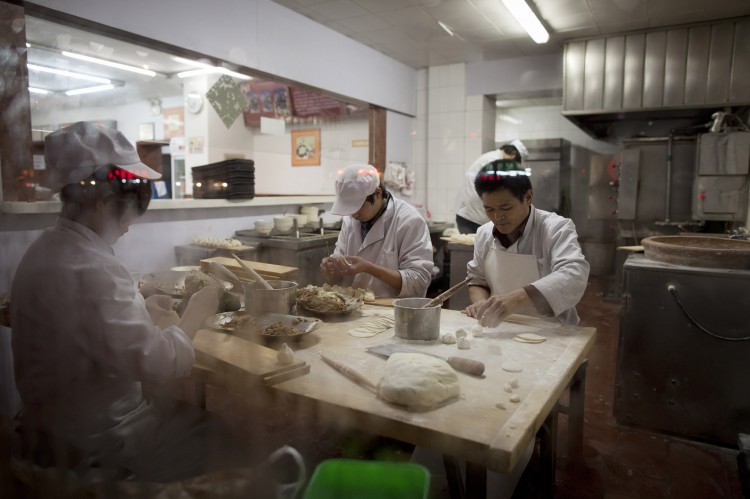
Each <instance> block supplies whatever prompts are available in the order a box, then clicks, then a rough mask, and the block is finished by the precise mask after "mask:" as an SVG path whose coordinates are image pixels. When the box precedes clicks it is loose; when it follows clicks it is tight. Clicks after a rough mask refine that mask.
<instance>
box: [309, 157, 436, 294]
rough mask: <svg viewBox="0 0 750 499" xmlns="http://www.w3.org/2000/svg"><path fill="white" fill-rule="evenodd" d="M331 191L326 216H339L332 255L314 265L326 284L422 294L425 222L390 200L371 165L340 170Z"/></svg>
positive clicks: (428, 261)
mask: <svg viewBox="0 0 750 499" xmlns="http://www.w3.org/2000/svg"><path fill="white" fill-rule="evenodd" d="M335 189H336V201H335V202H334V203H333V207H332V208H331V213H333V214H334V215H343V216H344V218H343V219H342V220H341V232H340V233H339V237H338V240H337V241H336V248H335V249H334V251H333V254H332V255H331V256H328V257H326V258H323V260H322V261H321V263H320V270H321V272H322V273H323V277H324V279H325V280H326V282H328V283H331V284H341V285H343V286H352V287H355V288H363V289H366V290H369V291H372V292H373V293H374V294H375V296H383V297H393V296H399V297H407V296H419V297H422V296H424V295H425V294H426V293H427V287H428V286H429V284H430V281H431V276H432V268H433V265H434V264H433V261H432V243H431V242H430V233H429V230H428V229H427V223H426V222H425V220H424V219H423V218H422V217H421V216H420V215H419V212H418V211H417V210H416V208H414V207H413V206H411V205H410V204H409V203H407V202H405V201H402V200H400V199H396V198H394V197H393V196H391V194H390V193H389V192H388V191H387V190H386V188H385V186H384V185H383V184H382V183H381V182H380V175H379V172H378V170H376V169H375V168H374V167H373V166H371V165H352V166H348V167H346V168H344V169H342V170H340V171H339V172H338V173H337V177H336V183H335Z"/></svg>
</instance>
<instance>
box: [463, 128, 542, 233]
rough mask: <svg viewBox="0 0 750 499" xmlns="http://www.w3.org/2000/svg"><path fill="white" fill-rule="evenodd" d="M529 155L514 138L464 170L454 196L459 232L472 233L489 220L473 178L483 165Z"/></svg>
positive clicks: (520, 158)
mask: <svg viewBox="0 0 750 499" xmlns="http://www.w3.org/2000/svg"><path fill="white" fill-rule="evenodd" d="M528 155H529V153H528V151H527V150H526V146H525V145H524V144H523V142H521V141H520V140H518V139H516V140H514V141H513V142H511V143H510V144H505V145H503V146H501V147H499V148H498V149H495V150H493V151H490V152H486V153H484V154H482V155H481V156H479V157H478V158H477V159H476V160H475V161H474V162H473V163H472V164H471V166H470V167H469V169H468V170H466V173H465V174H464V180H463V184H462V185H461V190H460V191H459V192H458V195H457V196H456V227H457V228H458V232H460V233H461V234H474V233H475V232H476V231H477V230H478V229H479V227H481V226H482V225H484V224H486V223H487V222H489V218H487V214H486V213H485V212H484V205H483V204H482V199H481V198H480V197H479V196H478V195H477V190H476V188H475V187H474V178H475V177H476V176H477V172H479V170H481V169H482V168H483V167H485V166H486V165H488V164H489V163H492V162H493V161H496V160H498V159H512V160H514V161H518V162H521V161H522V160H523V159H524V158H526V157H527V156H528Z"/></svg>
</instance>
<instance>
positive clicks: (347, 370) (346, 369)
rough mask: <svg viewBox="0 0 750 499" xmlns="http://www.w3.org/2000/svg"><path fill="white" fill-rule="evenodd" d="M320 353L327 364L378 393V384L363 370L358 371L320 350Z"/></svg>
mask: <svg viewBox="0 0 750 499" xmlns="http://www.w3.org/2000/svg"><path fill="white" fill-rule="evenodd" d="M318 354H319V355H320V357H321V358H322V359H323V360H324V361H325V362H326V364H328V365H330V366H331V367H333V368H334V369H336V370H337V371H338V372H340V373H341V374H343V375H344V376H346V377H347V378H349V379H351V380H353V381H356V382H357V383H360V384H362V385H365V386H366V387H367V388H370V389H371V390H372V391H374V392H375V393H378V386H377V385H376V384H375V383H373V382H372V380H370V379H369V378H367V376H365V375H364V374H362V373H361V372H359V371H357V370H356V369H354V368H353V367H351V366H347V365H346V364H343V363H341V362H339V361H337V360H333V359H332V358H330V357H328V356H326V355H325V354H324V353H323V352H318Z"/></svg>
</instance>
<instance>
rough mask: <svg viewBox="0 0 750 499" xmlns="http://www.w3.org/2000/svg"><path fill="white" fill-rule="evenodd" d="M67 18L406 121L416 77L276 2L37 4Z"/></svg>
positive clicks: (42, 0) (47, 0)
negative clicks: (256, 72)
mask: <svg viewBox="0 0 750 499" xmlns="http://www.w3.org/2000/svg"><path fill="white" fill-rule="evenodd" d="M34 3H36V4H38V5H42V6H45V7H49V8H50V9H54V10H58V11H61V12H64V13H67V14H71V15H74V16H78V17H82V18H84V19H89V20H91V21H94V22H97V23H101V24H104V25H106V26H111V27H114V28H118V29H121V30H124V31H126V32H129V33H135V34H138V35H141V36H144V37H147V38H151V39H154V40H158V41H162V42H165V43H169V44H171V45H175V46H177V47H184V48H186V49H188V50H193V51H196V52H198V53H201V54H205V55H208V56H212V57H217V58H219V59H221V60H224V61H228V62H231V63H235V64H239V65H242V66H246V67H249V68H253V69H257V70H260V71H263V72H266V73H269V74H272V75H275V76H278V77H280V78H287V79H289V80H292V81H296V82H300V83H305V84H307V85H311V86H313V87H317V88H322V89H325V90H327V91H329V92H334V93H337V94H340V95H342V96H346V97H350V98H353V99H357V100H360V101H362V102H369V103H372V104H376V105H378V106H381V107H384V108H386V109H392V110H394V111H398V112H401V113H404V114H408V115H412V116H413V115H414V114H415V113H416V102H415V99H416V93H415V89H416V70H415V69H413V68H410V67H408V66H406V65H404V64H402V63H400V62H397V61H395V60H394V59H391V58H390V57H387V56H385V55H383V54H381V53H379V52H376V51H375V50H373V49H371V48H369V47H367V46H365V45H362V44H360V43H358V42H355V41H354V40H352V39H351V38H348V37H346V36H344V35H342V34H339V33H337V32H335V31H333V30H330V29H328V28H326V27H325V26H322V25H320V24H318V23H316V22H314V21H312V20H310V19H308V18H307V17H304V16H302V15H300V14H297V13H295V12H293V11H291V10H289V9H287V8H285V7H282V6H281V5H278V4H276V3H274V2H272V1H271V0H219V1H213V2H206V1H203V0H160V1H156V2H155V1H153V0H127V1H121V0H37V1H35V2H34Z"/></svg>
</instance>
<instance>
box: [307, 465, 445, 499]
mask: <svg viewBox="0 0 750 499" xmlns="http://www.w3.org/2000/svg"><path fill="white" fill-rule="evenodd" d="M429 492H430V473H429V471H427V468H425V467H424V466H422V465H420V464H415V463H395V462H391V461H360V460H355V459H328V460H326V461H323V462H322V463H320V464H319V465H318V467H317V468H315V472H314V473H313V476H312V478H310V483H308V485H307V488H306V489H305V493H304V495H303V496H302V497H303V499H337V498H341V499H343V498H347V499H349V498H354V497H356V498H357V499H370V498H372V499H396V498H398V499H425V498H427V497H428V496H429Z"/></svg>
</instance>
